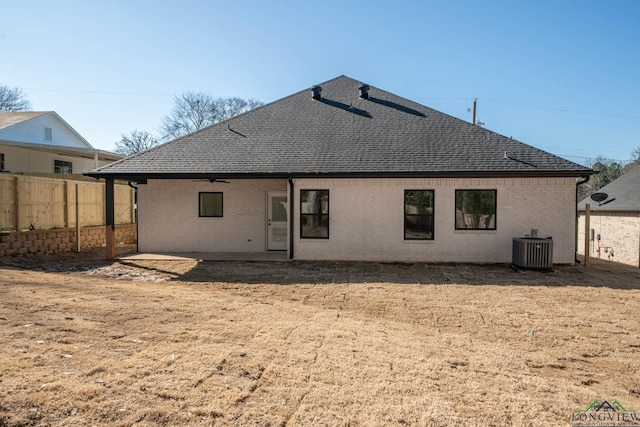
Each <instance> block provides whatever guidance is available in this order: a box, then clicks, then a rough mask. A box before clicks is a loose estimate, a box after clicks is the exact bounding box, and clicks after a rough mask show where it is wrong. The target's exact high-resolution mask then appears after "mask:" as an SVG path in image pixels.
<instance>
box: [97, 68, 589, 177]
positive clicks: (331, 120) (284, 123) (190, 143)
mask: <svg viewBox="0 0 640 427" xmlns="http://www.w3.org/2000/svg"><path fill="white" fill-rule="evenodd" d="M320 86H321V87H322V99H321V100H314V99H312V97H311V91H310V90H309V89H305V90H303V91H300V92H298V93H295V94H293V95H291V96H288V97H286V98H283V99H280V100H278V101H275V102H273V103H271V104H267V105H264V106H262V107H260V108H257V109H255V110H252V111H249V112H247V113H245V114H242V115H240V116H237V117H234V118H232V119H230V120H227V121H225V122H221V123H218V124H216V125H213V126H210V127H208V128H206V129H203V130H201V131H198V132H195V133H193V134H190V135H187V136H184V137H182V138H178V139H176V140H173V141H170V142H168V143H166V144H164V145H161V146H158V147H155V148H153V149H151V150H148V151H146V152H143V153H139V154H136V155H133V156H131V157H128V158H126V159H123V160H121V161H118V162H115V163H112V164H110V165H107V166H104V167H101V168H99V169H97V170H96V171H93V172H91V173H90V175H92V176H101V177H106V176H121V177H125V176H143V175H145V176H149V177H151V176H153V175H156V174H166V175H172V174H174V175H175V174H209V175H216V176H225V175H227V176H238V175H253V176H256V175H276V176H302V175H308V174H327V175H354V174H356V175H376V174H378V175H380V174H390V175H393V174H409V175H412V174H413V175H416V176H419V175H424V176H426V175H430V176H437V175H455V174H460V175H469V174H497V175H505V176H506V175H525V174H532V175H550V176H552V175H564V176H568V175H575V176H578V175H588V174H590V173H591V172H592V171H591V170H590V169H588V168H586V167H583V166H580V165H578V164H576V163H573V162H570V161H568V160H565V159H562V158H560V157H557V156H554V155H552V154H549V153H546V152H544V151H542V150H539V149H537V148H534V147H531V146H529V145H526V144H523V143H521V142H518V141H516V140H513V139H511V138H508V137H505V136H502V135H499V134H497V133H495V132H491V131H489V130H486V129H483V128H481V127H479V126H475V125H473V124H471V123H468V122H465V121H463V120H460V119H457V118H454V117H452V116H449V115H447V114H444V113H441V112H439V111H436V110H433V109H431V108H428V107H426V106H423V105H420V104H417V103H415V102H412V101H409V100H407V99H404V98H401V97H399V96H396V95H394V94H391V93H389V92H386V91H383V90H381V89H378V88H376V87H373V86H372V87H371V89H370V92H369V94H370V98H369V99H360V98H359V97H358V87H359V86H360V82H359V81H357V80H354V79H351V78H349V77H346V76H340V77H337V78H335V79H332V80H330V81H327V82H325V83H322V84H320Z"/></svg>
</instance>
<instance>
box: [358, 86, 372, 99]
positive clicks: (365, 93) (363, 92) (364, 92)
mask: <svg viewBox="0 0 640 427" xmlns="http://www.w3.org/2000/svg"><path fill="white" fill-rule="evenodd" d="M369 89H370V88H369V85H366V84H364V83H361V84H360V87H359V88H358V96H359V97H360V98H362V99H369Z"/></svg>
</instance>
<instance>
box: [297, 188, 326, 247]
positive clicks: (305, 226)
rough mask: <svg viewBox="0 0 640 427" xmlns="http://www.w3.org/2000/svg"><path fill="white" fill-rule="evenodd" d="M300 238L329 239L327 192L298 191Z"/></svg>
mask: <svg viewBox="0 0 640 427" xmlns="http://www.w3.org/2000/svg"><path fill="white" fill-rule="evenodd" d="M300 237H301V238H304V239H328V238H329V190H300Z"/></svg>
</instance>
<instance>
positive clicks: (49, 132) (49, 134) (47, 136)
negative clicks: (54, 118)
mask: <svg viewBox="0 0 640 427" xmlns="http://www.w3.org/2000/svg"><path fill="white" fill-rule="evenodd" d="M44 140H45V141H48V142H51V141H53V129H51V128H44Z"/></svg>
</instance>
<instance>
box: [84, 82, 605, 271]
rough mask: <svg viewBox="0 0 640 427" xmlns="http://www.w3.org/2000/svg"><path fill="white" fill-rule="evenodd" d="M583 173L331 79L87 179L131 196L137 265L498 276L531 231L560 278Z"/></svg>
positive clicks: (569, 253)
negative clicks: (270, 256) (454, 268)
mask: <svg viewBox="0 0 640 427" xmlns="http://www.w3.org/2000/svg"><path fill="white" fill-rule="evenodd" d="M592 173H593V171H592V170H591V169H588V168H585V167H583V166H580V165H577V164H575V163H572V162H570V161H567V160H564V159H562V158H559V157H556V156H554V155H551V154H549V153H546V152H544V151H541V150H539V149H536V148H534V147H531V146H528V145H526V144H523V143H521V142H518V141H516V140H513V139H511V138H508V137H505V136H502V135H498V134H496V133H494V132H491V131H489V130H486V129H483V128H482V127H479V126H475V125H473V124H470V123H467V122H465V121H462V120H459V119H457V118H454V117H451V116H449V115H447V114H444V113H441V112H438V111H436V110H433V109H431V108H428V107H425V106H423V105H420V104H417V103H415V102H412V101H409V100H407V99H404V98H401V97H399V96H397V95H394V94H392V93H389V92H386V91H384V90H382V89H378V88H376V87H373V86H368V85H365V84H361V83H360V82H359V81H358V80H353V79H351V78H349V77H346V76H340V77H337V78H335V79H332V80H330V81H327V82H325V83H322V84H320V85H317V86H314V87H312V88H311V90H310V91H309V90H303V91H300V92H298V93H295V94H293V95H290V96H288V97H286V98H283V99H280V100H278V101H275V102H273V103H271V104H267V105H264V106H262V107H259V108H257V109H255V110H252V111H249V112H247V113H245V114H242V115H239V116H237V117H234V118H232V119H230V120H227V121H224V122H221V123H218V124H215V125H213V126H210V127H208V128H206V129H203V130H200V131H198V132H195V133H192V134H190V135H187V136H184V137H182V138H178V139H176V140H173V141H171V142H168V143H166V144H164V145H161V146H158V147H155V148H152V149H150V150H148V151H145V152H142V153H138V154H134V155H132V156H130V157H128V158H125V159H123V160H120V161H118V162H115V163H112V164H110V165H107V166H103V167H100V168H98V169H96V170H94V171H91V172H89V173H88V175H89V176H93V177H96V178H104V179H106V180H107V188H109V182H112V181H113V180H114V179H124V180H129V181H133V182H137V183H138V221H139V223H138V227H139V228H138V239H139V240H138V245H139V250H140V251H141V252H239V253H259V252H266V251H287V255H288V257H289V258H290V259H295V260H366V261H402V262H414V261H428V262H476V263H494V262H498V263H502V262H507V263H508V262H510V261H511V257H512V238H514V237H522V236H524V235H526V234H529V233H531V230H532V229H537V230H538V235H539V236H541V237H542V236H551V237H552V238H553V243H554V247H553V261H554V262H555V263H567V264H572V263H574V261H575V244H576V243H575V228H576V227H575V222H576V203H577V200H576V177H581V176H588V175H590V174H592ZM110 246H111V245H110V244H109V242H108V243H107V248H109V247H110ZM108 251H109V249H108ZM111 251H112V252H111V253H109V252H108V256H110V255H113V250H111Z"/></svg>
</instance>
